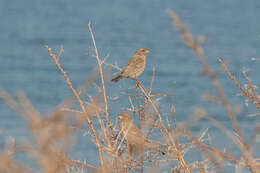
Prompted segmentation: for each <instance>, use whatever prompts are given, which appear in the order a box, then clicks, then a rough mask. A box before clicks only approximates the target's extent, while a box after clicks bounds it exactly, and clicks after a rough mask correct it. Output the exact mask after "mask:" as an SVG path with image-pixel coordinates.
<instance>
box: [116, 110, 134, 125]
mask: <svg viewBox="0 0 260 173" xmlns="http://www.w3.org/2000/svg"><path fill="white" fill-rule="evenodd" d="M118 118H119V120H120V126H129V125H131V124H132V123H133V120H132V117H131V116H130V115H129V114H128V113H126V112H123V113H121V114H120V115H119V117H118Z"/></svg>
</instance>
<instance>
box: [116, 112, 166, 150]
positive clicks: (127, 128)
mask: <svg viewBox="0 0 260 173" xmlns="http://www.w3.org/2000/svg"><path fill="white" fill-rule="evenodd" d="M119 120H120V131H122V132H121V133H122V137H123V138H125V139H126V143H127V145H128V146H129V152H130V155H132V154H133V153H134V154H137V153H139V154H140V153H143V152H144V151H145V150H149V149H152V150H156V151H157V152H159V153H161V154H163V155H164V154H165V153H164V152H163V151H161V150H159V149H158V147H157V146H156V145H154V144H152V143H150V142H149V141H148V140H147V139H146V138H145V137H144V136H143V134H142V132H141V130H140V129H138V128H136V127H135V126H134V123H133V119H132V117H131V116H130V115H129V114H127V113H125V112H124V113H121V114H120V115H119Z"/></svg>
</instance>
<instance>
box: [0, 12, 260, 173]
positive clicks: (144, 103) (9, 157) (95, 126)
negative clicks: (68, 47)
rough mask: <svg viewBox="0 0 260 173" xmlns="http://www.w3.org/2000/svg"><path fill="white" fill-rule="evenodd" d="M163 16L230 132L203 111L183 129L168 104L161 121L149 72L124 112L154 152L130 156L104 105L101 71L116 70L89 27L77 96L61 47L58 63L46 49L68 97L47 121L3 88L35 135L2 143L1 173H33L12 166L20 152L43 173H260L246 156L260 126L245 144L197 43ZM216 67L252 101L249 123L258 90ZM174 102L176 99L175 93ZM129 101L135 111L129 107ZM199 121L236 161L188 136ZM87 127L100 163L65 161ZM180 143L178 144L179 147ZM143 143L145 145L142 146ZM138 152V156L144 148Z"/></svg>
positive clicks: (1, 94) (259, 100)
mask: <svg viewBox="0 0 260 173" xmlns="http://www.w3.org/2000/svg"><path fill="white" fill-rule="evenodd" d="M168 13H169V16H170V17H171V19H172V21H173V23H174V27H175V28H176V29H177V30H179V31H180V32H181V34H182V36H183V40H184V43H185V44H186V45H187V46H188V47H189V48H190V49H191V50H193V51H194V53H195V54H196V56H197V58H198V60H199V61H200V63H201V64H202V68H203V71H205V74H206V75H207V76H208V77H209V78H210V79H211V81H212V84H213V86H214V87H215V89H216V91H217V94H218V95H217V96H210V94H208V93H207V98H211V100H212V98H214V99H213V100H214V102H215V104H222V105H223V108H224V109H225V110H226V113H227V116H228V117H229V119H230V122H231V123H232V128H233V129H232V130H229V129H227V128H226V127H225V126H223V125H222V124H221V123H220V122H218V121H216V120H215V119H213V118H212V117H210V116H209V115H208V114H207V110H206V109H204V108H198V109H197V110H195V111H194V115H193V116H192V118H191V119H189V120H187V122H178V121H177V118H176V116H178V115H175V106H174V104H173V102H172V103H171V104H170V105H169V107H170V112H169V113H167V116H165V114H166V113H165V112H164V113H161V112H160V111H159V109H158V105H159V102H158V101H157V100H156V98H158V97H163V96H165V95H164V94H153V93H152V86H153V82H154V75H155V73H154V74H153V78H152V80H151V83H150V86H149V89H147V88H146V87H145V86H144V85H143V84H142V82H141V81H138V80H135V83H136V86H135V88H136V95H129V96H128V98H129V102H130V104H131V105H132V106H131V109H127V110H128V112H129V114H131V113H132V114H135V115H136V114H137V115H138V117H139V123H138V128H139V129H140V130H142V131H143V136H145V137H146V140H147V141H148V140H149V144H150V143H152V144H153V147H152V148H155V147H154V146H156V147H157V148H156V149H152V150H149V151H141V152H140V151H139V154H138V155H137V156H133V155H131V154H130V151H129V149H130V147H129V144H128V143H127V140H125V138H126V136H127V133H128V131H127V130H126V131H124V132H122V130H120V128H119V126H118V125H117V124H116V120H112V121H111V118H110V116H111V115H110V110H109V107H110V105H111V103H110V101H111V102H112V101H113V99H111V100H109V99H108V97H107V91H106V85H108V83H106V81H108V80H105V75H104V66H105V65H106V66H110V67H113V68H116V69H120V68H119V67H117V66H115V65H111V64H110V65H109V64H108V63H106V62H105V60H102V59H100V57H99V54H98V49H97V46H96V43H95V37H94V34H93V31H92V29H91V25H90V23H89V25H88V26H89V32H90V35H91V38H92V42H93V48H94V53H95V54H94V58H95V59H96V61H97V68H95V69H94V70H93V72H92V73H91V74H90V76H89V77H88V80H87V82H86V83H84V84H83V85H82V86H80V87H79V88H78V89H75V87H74V86H73V84H72V82H71V80H70V78H69V76H68V75H67V74H66V72H65V71H64V69H63V67H62V66H61V64H60V61H61V60H62V59H61V58H60V57H61V54H62V51H63V47H61V49H60V51H59V52H58V55H57V56H56V55H55V53H54V52H53V51H52V50H51V48H49V47H48V46H46V49H47V51H48V52H49V55H50V57H51V58H52V60H53V62H54V64H55V65H56V67H57V68H58V70H59V71H60V73H61V74H62V75H63V77H64V79H65V81H66V83H67V85H68V88H69V89H70V90H71V92H72V94H73V97H71V98H68V99H67V100H65V101H64V102H63V103H61V104H60V105H59V106H57V108H56V109H55V110H54V111H53V112H51V113H50V114H49V115H45V116H42V115H40V113H39V112H38V111H37V110H36V109H35V107H34V106H33V104H32V103H30V101H29V100H28V99H27V97H26V95H25V94H24V93H23V92H18V93H17V94H16V97H12V96H11V95H9V94H8V93H7V92H5V91H4V90H3V89H1V90H0V98H1V100H3V101H4V102H5V103H6V104H7V105H8V106H9V107H10V108H11V109H12V110H14V111H16V112H17V113H18V114H19V115H21V116H22V118H24V119H25V120H26V121H27V123H28V127H29V130H30V131H31V133H32V134H33V141H31V143H15V140H12V142H11V143H10V144H7V145H6V147H4V148H3V149H2V150H1V152H0V172H22V173H23V172H24V173H25V172H34V171H33V170H30V169H28V168H26V165H21V164H20V163H17V162H16V161H15V160H14V159H13V155H15V154H16V153H18V152H25V153H26V154H28V155H29V156H30V157H31V158H32V159H34V160H36V161H37V163H38V165H39V166H40V167H41V168H42V170H43V172H46V173H61V172H68V173H81V172H91V173H103V172H106V173H109V172H111V173H112V172H113V173H114V172H115V173H116V172H118V173H123V172H162V171H164V172H172V173H173V172H174V173H182V172H183V173H184V172H186V173H194V172H201V173H213V172H226V168H231V169H232V170H234V171H238V172H239V169H246V170H248V171H249V172H252V173H258V172H260V163H259V159H258V158H255V157H254V156H253V154H252V152H253V145H255V143H256V142H257V141H256V139H257V136H258V135H259V130H260V126H259V124H254V129H255V130H254V132H253V134H252V135H251V137H250V140H249V141H246V140H245V137H244V135H243V133H242V132H241V129H240V126H239V122H238V121H237V118H236V112H235V111H234V108H232V107H231V106H230V104H229V103H228V100H227V98H226V96H225V95H224V93H223V89H222V86H221V84H220V82H219V81H218V78H217V75H216V74H215V73H214V72H213V71H212V69H211V68H210V67H209V65H208V64H207V62H206V60H205V58H204V54H203V48H202V46H201V43H202V42H203V38H202V37H199V38H198V39H197V40H194V39H193V37H192V35H191V33H189V31H188V29H187V28H186V27H185V26H184V25H183V24H182V22H181V21H180V19H179V18H178V16H177V15H176V14H175V13H174V12H173V11H171V10H168ZM218 60H219V62H220V64H221V66H222V67H223V69H224V70H225V72H226V74H227V76H228V77H229V78H230V79H231V80H232V81H233V82H234V84H235V86H237V87H238V88H239V89H240V90H241V94H240V96H243V97H245V98H246V99H245V100H247V103H248V102H251V103H252V104H253V105H255V107H256V113H255V114H254V115H251V116H259V112H260V96H259V95H258V93H257V87H256V86H255V85H253V84H252V82H251V80H250V78H249V77H248V76H247V74H246V72H245V71H243V75H244V77H245V79H246V81H247V84H245V85H244V87H243V86H242V85H241V84H239V82H238V81H236V79H235V77H234V76H233V75H232V73H231V72H230V71H229V70H228V67H227V65H226V64H225V63H224V61H223V60H221V58H219V59H218ZM97 78H98V79H99V80H100V86H97V91H96V94H94V95H92V96H91V97H90V99H89V100H82V97H81V96H82V95H84V94H86V92H87V89H88V88H89V86H91V85H95V83H94V81H95V80H96V79H97ZM176 92H178V91H176ZM172 95H173V96H174V92H173V94H172ZM173 96H172V97H173ZM118 97H119V98H118V99H120V95H118ZM133 99H134V100H135V103H136V104H134V103H133V101H132V100H133ZM74 104H76V105H79V108H80V109H79V110H74V109H72V106H73V105H74ZM120 109H123V108H120ZM201 118H205V119H208V120H209V121H210V122H211V123H212V124H213V125H215V126H216V127H218V128H219V129H221V130H222V131H223V133H224V134H226V136H227V137H228V138H229V139H230V141H231V142H232V144H233V145H234V146H236V148H237V149H238V150H239V151H240V152H239V153H240V154H239V155H234V154H232V152H229V151H225V149H224V148H223V149H222V150H219V149H217V148H215V147H214V141H211V140H210V138H209V137H207V136H208V131H207V129H206V130H204V131H202V132H201V134H200V135H199V136H194V134H192V132H191V131H190V129H189V127H190V124H194V123H196V122H198V121H200V119H201ZM85 124H88V127H89V130H90V131H89V135H88V136H87V138H88V140H90V141H92V142H94V144H95V146H96V150H97V156H98V163H97V164H96V165H90V164H89V163H88V161H76V160H71V159H70V157H69V156H68V155H67V154H66V150H68V149H69V147H71V145H70V144H72V143H73V136H74V134H75V133H76V132H77V131H78V130H80V129H82V128H83V126H84V125H85ZM136 126H137V125H136ZM129 129H131V128H129ZM136 129H137V128H136ZM137 131H138V130H137ZM152 133H157V134H159V135H160V137H159V138H158V140H151V139H150V136H151V134H152ZM248 135H249V134H248ZM82 137H83V136H82ZM181 138H182V140H180V139H181ZM140 139H141V140H142V141H143V142H139V143H138V145H142V143H146V141H144V139H143V138H140ZM183 139H185V140H183ZM183 141H185V142H183ZM132 144H133V142H132ZM146 144H148V142H147V143H146ZM139 148H142V149H143V147H139ZM193 150H196V151H199V153H200V155H201V158H202V159H201V160H193V161H189V162H188V161H187V159H186V155H187V153H189V152H190V151H193ZM157 151H163V153H165V154H164V155H163V154H161V153H160V152H157Z"/></svg>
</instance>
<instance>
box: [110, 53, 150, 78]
mask: <svg viewBox="0 0 260 173" xmlns="http://www.w3.org/2000/svg"><path fill="white" fill-rule="evenodd" d="M149 52H150V51H149V50H148V49H146V48H139V49H138V50H137V51H136V52H135V54H134V56H133V57H132V58H131V59H130V61H129V62H128V64H127V65H126V66H125V68H124V69H123V70H122V71H121V74H120V75H119V76H117V77H116V78H114V79H112V81H113V82H118V81H119V80H120V79H122V78H124V77H126V78H131V79H136V78H137V77H138V76H140V75H141V74H142V73H143V71H144V68H145V59H146V55H147V54H148V53H149Z"/></svg>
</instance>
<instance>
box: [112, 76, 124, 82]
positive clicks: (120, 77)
mask: <svg viewBox="0 0 260 173" xmlns="http://www.w3.org/2000/svg"><path fill="white" fill-rule="evenodd" d="M122 78H123V76H121V75H119V76H117V77H115V78H114V79H112V80H111V81H112V82H118V81H119V80H120V79H122Z"/></svg>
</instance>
